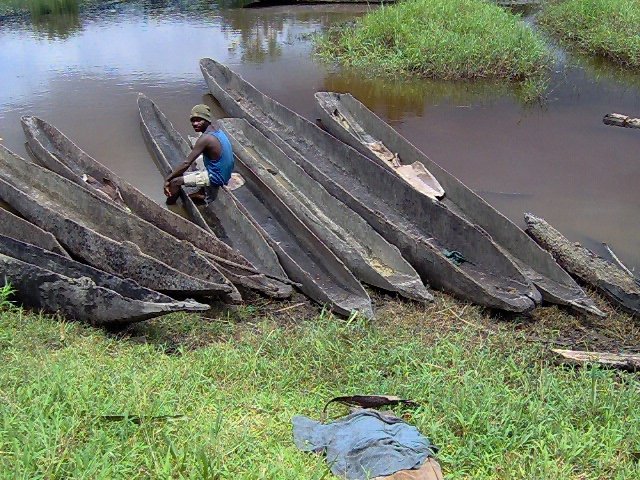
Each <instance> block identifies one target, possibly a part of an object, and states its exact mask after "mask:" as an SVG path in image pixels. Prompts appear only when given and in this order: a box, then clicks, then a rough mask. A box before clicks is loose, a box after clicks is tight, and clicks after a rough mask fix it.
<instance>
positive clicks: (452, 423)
mask: <svg viewBox="0 0 640 480" xmlns="http://www.w3.org/2000/svg"><path fill="white" fill-rule="evenodd" d="M376 301H377V304H378V305H379V309H378V318H377V320H376V321H375V322H370V323H369V322H366V321H364V320H362V319H359V318H356V319H353V320H351V321H345V320H340V319H336V318H334V317H332V316H330V315H327V314H321V315H320V316H318V315H316V316H315V317H307V318H298V319H294V318H292V317H291V315H293V314H295V312H296V309H295V308H293V309H290V310H288V311H287V312H286V314H285V313H280V314H278V313H274V312H273V311H272V313H269V308H271V307H270V306H269V305H268V304H265V305H256V306H252V307H244V308H240V309H238V310H236V311H232V312H224V311H223V312H221V313H220V314H219V315H217V317H216V318H215V319H200V318H198V317H196V316H188V315H171V316H168V317H164V318H162V319H157V320H154V321H151V322H146V323H142V324H139V325H137V326H135V327H133V328H131V329H130V330H128V331H126V332H120V333H109V332H105V331H103V330H98V329H94V328H91V327H87V326H83V325H80V324H77V323H69V322H65V321H63V320H62V319H58V318H53V317H49V316H42V315H37V314H29V313H26V312H24V311H22V310H19V309H16V308H10V309H7V308H6V307H5V309H4V310H3V311H1V312H0V361H1V362H2V369H0V478H25V479H27V478H28V479H32V478H47V479H63V478H64V479H68V478H92V479H94V478H109V479H111V478H127V479H130V478H154V479H164V478H166V479H169V478H194V479H202V478H238V479H258V478H269V479H302V478H304V479H320V478H329V477H330V475H328V473H327V472H328V469H327V466H326V464H325V463H324V459H323V458H322V457H318V456H314V455H311V454H307V453H303V452H299V451H297V450H296V448H295V447H294V445H293V442H292V438H291V418H292V417H293V416H294V415H296V414H304V415H309V416H312V417H314V418H318V417H319V416H320V412H321V409H322V406H323V404H324V403H325V402H326V401H327V400H328V399H329V398H331V397H333V396H336V395H345V394H355V393H386V394H396V395H400V396H403V397H406V398H410V399H414V400H417V401H419V402H421V404H422V406H421V407H420V408H419V409H417V410H414V411H408V410H407V411H405V412H404V414H405V415H406V418H407V419H408V420H409V421H410V422H411V423H413V424H415V425H416V426H417V427H418V428H419V429H420V430H421V431H422V432H423V433H424V434H426V435H427V436H429V437H430V438H431V439H432V441H433V442H434V443H436V444H437V445H438V446H440V447H441V453H440V454H439V461H440V463H441V465H442V467H443V469H444V472H445V475H446V478H448V479H461V478H469V479H479V478H482V479H490V478H495V479H552V478H553V479H576V480H577V479H580V480H585V479H604V478H607V479H613V478H616V479H623V478H638V475H639V474H640V468H639V467H638V463H637V452H639V451H640V417H639V416H638V413H637V412H638V410H639V409H640V396H639V395H638V387H639V383H638V377H637V375H634V374H626V373H620V372H614V371H606V370H601V369H597V368H591V369H567V368H562V367H558V366H555V365H554V364H553V363H552V362H551V360H550V359H549V355H548V351H547V347H546V346H544V345H542V344H540V343H536V342H532V341H531V338H532V336H533V335H536V336H542V335H544V336H551V337H554V336H555V337H558V336H559V337H563V335H565V336H566V334H567V332H569V331H573V330H576V331H580V332H581V333H580V337H581V338H583V337H584V336H585V335H584V332H582V330H581V329H584V325H585V324H584V320H580V319H578V318H576V317H573V316H570V315H567V314H565V313H562V312H560V311H559V310H558V309H557V308H545V309H540V310H538V311H537V313H536V314H535V317H534V318H533V319H526V318H525V319H519V320H518V319H516V320H512V321H508V322H507V321H498V320H496V319H492V318H489V317H487V316H486V315H484V314H483V313H482V311H481V310H480V309H479V308H476V307H472V306H468V305H464V304H462V303H459V302H456V301H453V300H451V298H450V297H448V296H446V295H441V294H438V295H437V298H436V303H435V304H433V305H430V306H416V305H413V304H409V303H406V302H400V301H395V300H389V299H382V298H377V299H376ZM275 308H281V305H276V307H275ZM302 316H303V317H304V316H305V315H302ZM567 329H568V330H567ZM572 329H573V330H572ZM590 329H594V330H596V331H599V332H600V333H599V336H598V337H594V338H596V339H597V341H600V340H598V339H601V338H602V337H603V336H605V335H608V336H610V337H611V338H617V337H618V336H622V337H624V338H626V339H627V340H629V341H634V340H635V341H637V339H638V338H640V329H639V328H638V327H637V326H635V325H634V324H633V322H631V320H630V319H629V318H628V317H625V316H622V315H613V317H611V318H610V319H607V320H606V321H604V322H602V323H601V324H598V325H591V326H590ZM330 413H331V414H332V415H339V414H342V413H345V412H344V410H341V407H339V406H333V407H331V408H330ZM105 415H124V416H136V418H139V417H138V416H142V421H141V422H139V423H136V422H133V421H129V420H126V419H124V420H109V419H106V418H104V417H103V416H105ZM166 415H179V416H181V417H179V418H172V419H166V418H157V419H155V420H154V419H153V417H158V416H166Z"/></svg>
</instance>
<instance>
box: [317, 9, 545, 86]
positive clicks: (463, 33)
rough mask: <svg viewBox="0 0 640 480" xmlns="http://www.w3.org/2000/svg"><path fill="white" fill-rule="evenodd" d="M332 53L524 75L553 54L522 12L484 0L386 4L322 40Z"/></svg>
mask: <svg viewBox="0 0 640 480" xmlns="http://www.w3.org/2000/svg"><path fill="white" fill-rule="evenodd" d="M318 52H319V53H320V55H321V56H323V57H325V58H327V59H337V60H338V61H340V62H341V63H343V64H345V65H349V66H352V67H358V68H363V69H367V72H369V73H384V74H390V75H398V74H401V75H402V74H404V75H411V76H416V75H417V76H424V77H432V78H443V79H473V78H505V79H510V80H519V81H522V80H525V79H528V78H533V77H536V76H539V75H540V74H542V73H543V72H544V71H545V69H546V68H547V67H548V66H549V64H550V56H549V53H548V51H547V48H546V46H545V44H544V42H543V41H542V39H541V38H539V37H538V36H537V35H536V34H535V33H534V32H533V31H532V30H531V29H530V28H528V27H527V26H526V25H524V23H522V21H521V20H520V19H519V18H518V17H517V16H515V15H513V14H511V13H508V12H507V11H506V10H504V9H503V8H500V7H498V6H496V5H495V4H492V3H491V2H485V1H481V0H406V1H403V2H401V3H398V4H396V5H392V6H382V7H380V8H379V9H376V10H374V11H373V12H372V13H370V14H368V15H366V16H364V17H362V18H361V19H359V20H357V21H356V22H355V23H353V24H351V25H348V26H342V27H339V28H338V29H334V30H331V31H329V32H327V33H326V34H325V35H324V36H323V37H321V38H320V39H319V40H318Z"/></svg>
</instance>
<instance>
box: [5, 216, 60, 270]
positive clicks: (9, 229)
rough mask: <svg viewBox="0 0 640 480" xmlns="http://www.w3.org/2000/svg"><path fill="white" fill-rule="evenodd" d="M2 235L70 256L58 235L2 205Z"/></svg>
mask: <svg viewBox="0 0 640 480" xmlns="http://www.w3.org/2000/svg"><path fill="white" fill-rule="evenodd" d="M0 235H5V236H7V237H11V238H15V239H17V240H21V241H23V242H28V243H31V244H33V245H38V246H39V247H41V248H44V249H45V250H49V251H51V252H55V253H57V254H58V255H62V256H63V257H67V258H69V254H68V253H67V252H66V251H65V249H64V248H63V247H62V245H60V243H59V242H58V240H56V237H54V236H53V235H51V234H50V233H49V232H45V231H44V230H42V229H41V228H39V227H37V226H36V225H34V224H33V223H31V222H29V221H27V220H25V219H24V218H20V217H18V216H17V215H14V214H13V213H11V212H9V211H8V210H5V209H4V208H2V207H0Z"/></svg>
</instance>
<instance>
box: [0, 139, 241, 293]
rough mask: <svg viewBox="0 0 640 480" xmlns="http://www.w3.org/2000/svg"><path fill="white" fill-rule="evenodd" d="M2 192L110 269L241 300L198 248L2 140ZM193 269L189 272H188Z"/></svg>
mask: <svg viewBox="0 0 640 480" xmlns="http://www.w3.org/2000/svg"><path fill="white" fill-rule="evenodd" d="M0 197H1V198H2V199H3V200H4V201H5V202H7V203H8V204H9V205H11V207H12V208H14V209H15V210H16V211H18V212H19V213H20V215H21V216H23V217H24V218H26V219H28V220H29V221H30V222H32V223H34V224H36V225H37V226H38V227H40V228H42V229H43V230H45V231H48V232H50V233H52V234H53V235H54V236H55V237H56V238H57V239H58V241H60V242H61V243H62V245H63V246H64V247H65V249H66V250H67V251H69V252H70V253H71V254H73V255H74V256H75V257H76V258H80V259H82V260H83V261H85V262H86V263H88V264H90V265H92V266H94V267H96V268H99V269H101V270H105V271H107V272H109V273H112V274H116V275H122V276H125V277H128V278H132V279H134V280H135V281H137V282H138V283H140V284H141V285H143V286H145V287H147V288H151V289H154V290H160V291H164V292H171V294H172V295H173V294H176V295H201V296H215V297H220V298H222V299H223V300H225V301H237V298H238V297H239V294H237V290H236V289H235V288H234V287H233V286H232V285H231V284H230V283H229V282H228V281H227V280H226V279H225V278H224V276H223V275H222V274H221V273H220V272H218V271H217V270H216V268H215V266H214V265H212V264H210V263H209V262H208V261H207V260H206V258H204V257H203V256H202V255H200V254H199V253H198V252H197V251H196V250H195V248H194V247H193V246H192V245H191V244H189V243H187V242H181V241H179V240H177V239H175V238H174V237H172V236H170V235H168V234H166V233H164V232H162V231H161V230H159V229H157V228H156V227H154V226H153V225H151V224H150V223H147V222H145V221H144V220H142V219H140V218H138V217H136V216H135V215H132V214H129V213H127V212H125V211H123V210H122V209H120V208H118V207H116V206H115V205H113V204H112V203H110V202H107V201H106V200H103V199H101V198H99V197H98V196H96V195H95V194H93V193H92V192H89V191H87V190H84V189H83V188H81V187H79V186H78V185H76V184H74V183H72V182H70V181H68V180H66V179H65V178H63V177H60V176H59V175H57V174H55V173H53V172H50V171H48V170H46V169H44V168H43V167H40V166H38V165H35V164H33V163H30V162H27V161H26V160H23V159H22V158H20V157H18V156H17V155H15V154H13V153H12V152H10V151H9V150H8V149H6V148H4V147H3V146H1V145H0ZM185 271H188V272H189V273H185Z"/></svg>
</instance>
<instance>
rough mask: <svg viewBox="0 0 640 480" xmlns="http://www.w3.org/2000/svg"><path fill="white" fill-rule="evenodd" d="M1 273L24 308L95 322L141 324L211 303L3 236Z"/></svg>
mask: <svg viewBox="0 0 640 480" xmlns="http://www.w3.org/2000/svg"><path fill="white" fill-rule="evenodd" d="M0 276H1V277H2V278H4V279H5V281H7V282H10V283H11V286H12V287H13V288H14V289H15V290H16V294H15V296H16V299H17V300H18V301H19V302H20V303H21V304H23V305H24V306H26V307H29V308H35V309H42V310H45V311H47V312H50V313H62V314H63V315H64V316H65V317H66V318H70V319H76V320H80V321H84V322H88V323H91V324H92V325H107V324H122V323H131V322H139V321H142V320H147V319H149V318H154V317H157V316H160V315H166V314H168V313H172V312H178V311H187V312H203V311H206V310H208V309H209V307H208V306H207V305H204V304H201V303H197V302H195V301H193V300H185V301H177V300H174V299H172V298H170V297H168V296H166V295H162V294H160V293H158V292H155V291H153V290H150V289H147V288H143V287H141V286H140V285H138V284H137V283H135V282H134V281H132V280H125V279H122V278H119V277H117V276H115V275H111V274H109V273H107V272H103V271H101V270H98V269H95V268H92V267H89V266H87V265H84V264H82V263H79V262H76V261H74V260H71V259H69V258H67V257H63V256H61V255H58V254H56V253H53V252H50V251H47V250H45V249H42V248H40V247H38V246H35V245H31V244H29V243H25V242H21V241H19V240H15V239H13V238H10V237H6V236H3V235H0Z"/></svg>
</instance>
